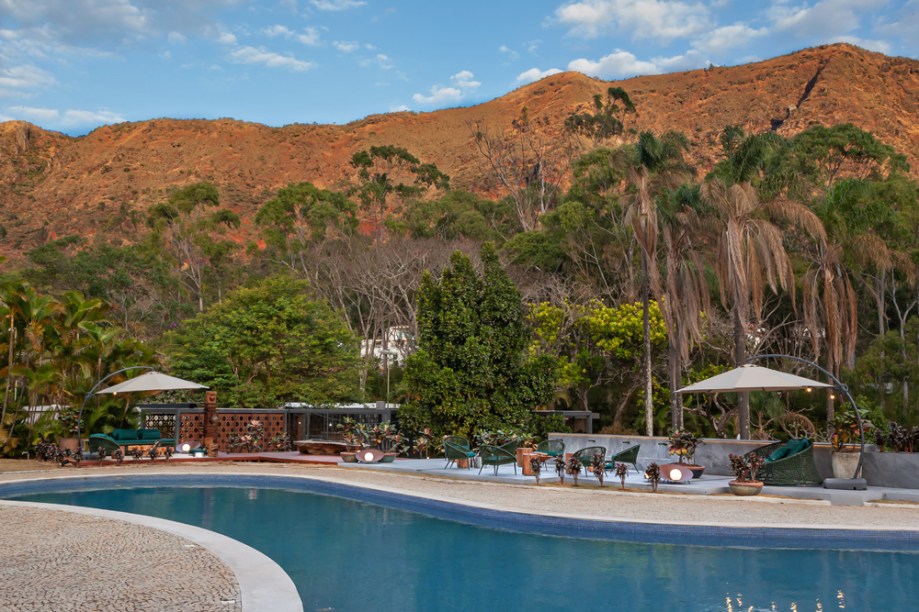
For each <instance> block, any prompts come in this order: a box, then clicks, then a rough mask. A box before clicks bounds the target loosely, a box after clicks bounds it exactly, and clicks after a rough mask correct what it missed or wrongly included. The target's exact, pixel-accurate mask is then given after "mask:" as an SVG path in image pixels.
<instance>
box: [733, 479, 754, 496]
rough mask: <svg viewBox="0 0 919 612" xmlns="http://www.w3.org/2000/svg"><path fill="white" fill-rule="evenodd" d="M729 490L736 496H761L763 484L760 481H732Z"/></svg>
mask: <svg viewBox="0 0 919 612" xmlns="http://www.w3.org/2000/svg"><path fill="white" fill-rule="evenodd" d="M728 488H729V489H730V490H731V493H733V494H734V495H741V496H749V495H759V494H760V493H761V492H762V491H763V483H762V482H760V481H759V480H746V481H740V480H732V481H731V482H729V483H728Z"/></svg>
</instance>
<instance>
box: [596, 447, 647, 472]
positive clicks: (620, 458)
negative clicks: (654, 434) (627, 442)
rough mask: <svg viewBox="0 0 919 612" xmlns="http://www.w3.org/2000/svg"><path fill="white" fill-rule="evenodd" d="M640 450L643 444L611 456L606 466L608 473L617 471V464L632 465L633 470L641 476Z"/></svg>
mask: <svg viewBox="0 0 919 612" xmlns="http://www.w3.org/2000/svg"><path fill="white" fill-rule="evenodd" d="M640 450H641V444H636V445H634V446H630V447H628V448H626V449H623V450H621V451H619V452H618V453H616V454H615V455H611V456H610V458H609V461H607V462H606V465H605V466H604V467H605V468H606V471H607V472H611V471H613V470H615V469H616V464H617V463H625V464H626V465H631V466H632V467H633V468H635V471H636V472H638V473H639V474H640V473H641V470H639V469H638V452H639V451H640Z"/></svg>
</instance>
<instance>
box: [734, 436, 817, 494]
mask: <svg viewBox="0 0 919 612" xmlns="http://www.w3.org/2000/svg"><path fill="white" fill-rule="evenodd" d="M754 454H755V455H759V456H760V457H763V458H764V459H766V463H765V464H763V467H761V468H760V469H759V471H757V472H756V479H757V480H761V481H763V483H765V484H767V485H774V486H800V487H804V486H816V485H819V484H820V483H821V482H823V479H822V478H820V474H819V473H818V472H817V466H816V464H815V463H814V444H813V442H811V441H810V440H808V439H807V438H801V439H798V440H789V441H787V442H775V443H773V444H769V445H768V446H761V447H760V448H757V449H754V450H752V451H750V452H749V453H747V454H746V455H744V456H745V457H749V456H750V455H754Z"/></svg>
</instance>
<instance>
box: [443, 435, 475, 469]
mask: <svg viewBox="0 0 919 612" xmlns="http://www.w3.org/2000/svg"><path fill="white" fill-rule="evenodd" d="M444 455H446V457H447V465H446V466H444V469H447V468H448V467H450V466H451V465H452V464H453V463H454V462H455V461H456V460H457V459H466V460H467V463H466V467H467V468H468V467H469V463H468V460H469V459H472V458H473V457H475V451H474V450H472V449H471V448H470V447H469V440H468V439H467V438H464V437H463V436H447V437H446V438H444Z"/></svg>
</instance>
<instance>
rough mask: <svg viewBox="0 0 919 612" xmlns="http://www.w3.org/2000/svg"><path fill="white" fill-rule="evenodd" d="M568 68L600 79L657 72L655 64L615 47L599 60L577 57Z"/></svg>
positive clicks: (658, 71) (658, 69)
mask: <svg viewBox="0 0 919 612" xmlns="http://www.w3.org/2000/svg"><path fill="white" fill-rule="evenodd" d="M568 70H576V71H577V72H582V73H584V74H586V75H588V76H592V77H598V78H601V79H619V78H622V77H629V76H635V75H638V74H659V73H660V72H661V70H660V68H659V67H658V66H657V64H655V63H653V62H646V61H642V60H639V59H638V58H636V57H635V56H634V55H632V54H631V53H629V52H628V51H622V50H621V49H617V50H616V51H614V52H613V53H610V54H609V55H604V56H603V57H601V58H600V59H599V60H596V61H594V60H589V59H585V58H579V59H576V60H573V61H571V62H569V63H568Z"/></svg>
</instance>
